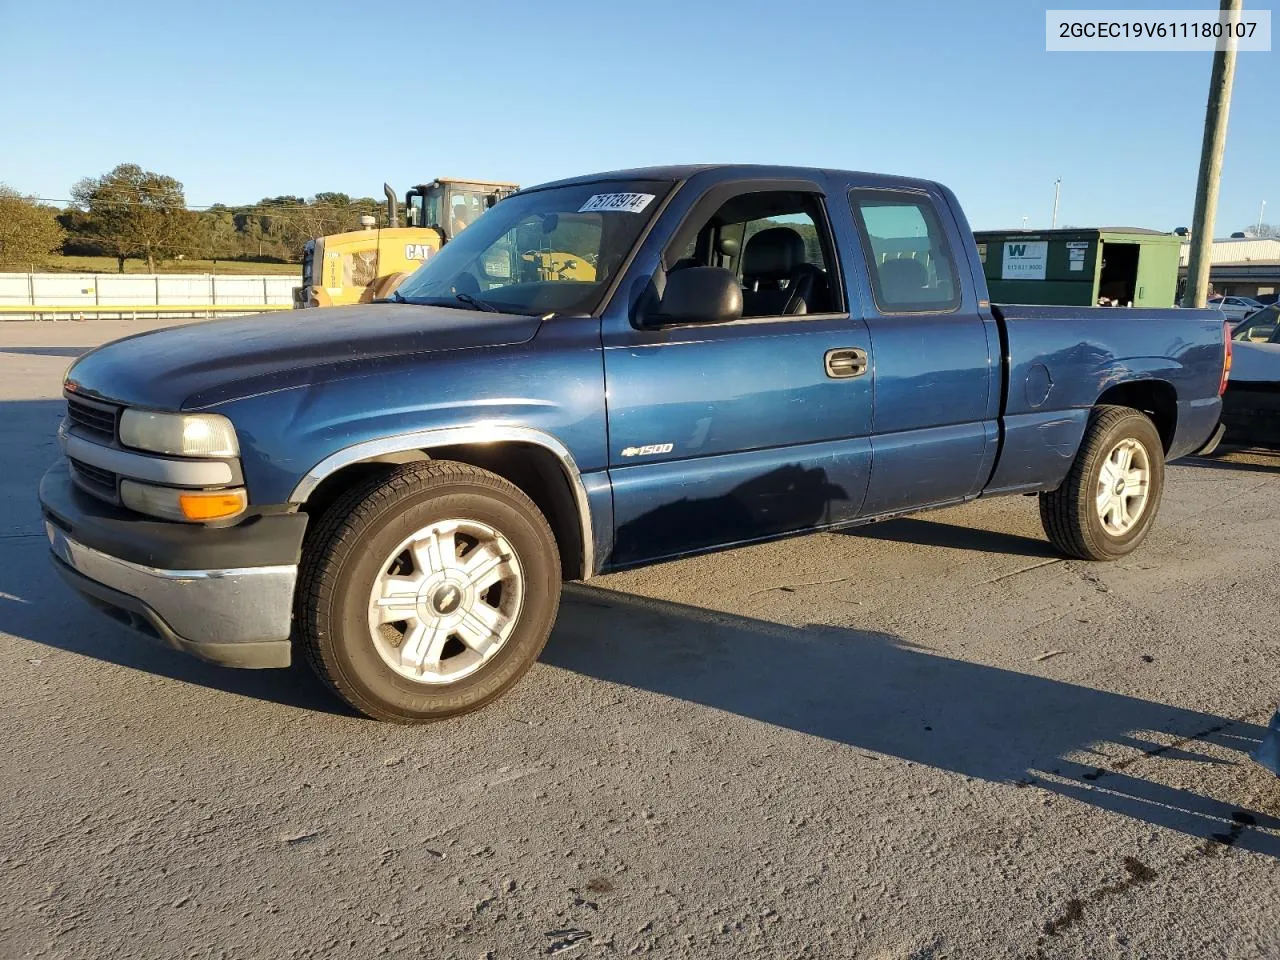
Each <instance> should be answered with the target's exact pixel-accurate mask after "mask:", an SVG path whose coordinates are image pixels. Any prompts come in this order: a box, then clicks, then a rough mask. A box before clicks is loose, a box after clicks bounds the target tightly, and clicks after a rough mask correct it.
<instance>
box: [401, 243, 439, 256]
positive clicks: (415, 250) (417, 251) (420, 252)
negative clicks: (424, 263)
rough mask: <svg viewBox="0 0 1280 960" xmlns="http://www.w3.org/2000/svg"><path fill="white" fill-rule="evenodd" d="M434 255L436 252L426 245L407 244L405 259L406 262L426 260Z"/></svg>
mask: <svg viewBox="0 0 1280 960" xmlns="http://www.w3.org/2000/svg"><path fill="white" fill-rule="evenodd" d="M433 253H435V251H434V250H432V249H431V247H429V246H427V244H425V243H406V244H405V245H404V258H405V259H406V260H426V259H427V258H429V257H430V256H431V254H433Z"/></svg>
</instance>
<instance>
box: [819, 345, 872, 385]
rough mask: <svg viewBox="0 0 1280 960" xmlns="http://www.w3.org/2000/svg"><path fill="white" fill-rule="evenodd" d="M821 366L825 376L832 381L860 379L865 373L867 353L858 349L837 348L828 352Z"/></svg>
mask: <svg viewBox="0 0 1280 960" xmlns="http://www.w3.org/2000/svg"><path fill="white" fill-rule="evenodd" d="M822 365H823V366H824V367H826V369H827V376H828V377H831V378H832V379H834V380H847V379H849V378H850V377H860V376H862V375H863V374H864V373H866V372H867V366H868V365H867V351H865V350H862V349H860V348H858V347H839V348H837V349H835V350H828V351H827V353H826V356H824V357H823V360H822Z"/></svg>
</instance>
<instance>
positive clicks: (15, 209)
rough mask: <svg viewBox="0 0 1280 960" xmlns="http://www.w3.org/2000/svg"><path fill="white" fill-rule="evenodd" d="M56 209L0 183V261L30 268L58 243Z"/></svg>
mask: <svg viewBox="0 0 1280 960" xmlns="http://www.w3.org/2000/svg"><path fill="white" fill-rule="evenodd" d="M57 215H58V211H57V210H55V209H54V208H53V207H46V206H43V205H42V204H40V203H38V202H37V201H36V199H35V198H34V197H24V196H22V195H21V194H20V193H18V192H17V191H16V190H10V189H9V188H8V187H6V186H5V185H4V184H2V183H0V263H6V264H12V265H14V266H22V267H26V268H28V269H29V268H30V267H31V265H32V264H39V263H43V262H44V261H45V260H46V259H48V257H49V255H50V254H51V253H53V252H54V251H55V250H57V249H58V248H60V247H61V246H62V241H63V239H64V238H65V237H66V233H65V232H64V231H63V229H62V227H60V226H59V225H58V221H57Z"/></svg>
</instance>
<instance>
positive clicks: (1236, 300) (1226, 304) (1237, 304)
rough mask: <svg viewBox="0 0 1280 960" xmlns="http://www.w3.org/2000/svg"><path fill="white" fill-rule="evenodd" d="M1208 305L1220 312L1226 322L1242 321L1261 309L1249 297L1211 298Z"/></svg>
mask: <svg viewBox="0 0 1280 960" xmlns="http://www.w3.org/2000/svg"><path fill="white" fill-rule="evenodd" d="M1208 305H1209V306H1210V307H1212V308H1213V309H1214V310H1221V311H1222V315H1223V316H1224V317H1225V318H1226V319H1228V320H1243V319H1244V318H1245V317H1247V316H1249V314H1251V313H1253V312H1254V311H1256V310H1261V309H1262V304H1260V303H1259V302H1258V301H1257V300H1252V299H1250V298H1249V297H1213V298H1212V299H1210V300H1209V304H1208Z"/></svg>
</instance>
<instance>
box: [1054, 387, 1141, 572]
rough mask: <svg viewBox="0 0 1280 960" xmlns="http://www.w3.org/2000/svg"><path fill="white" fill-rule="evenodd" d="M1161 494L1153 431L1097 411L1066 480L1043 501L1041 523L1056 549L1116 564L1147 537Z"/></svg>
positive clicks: (1123, 413) (1127, 416)
mask: <svg viewBox="0 0 1280 960" xmlns="http://www.w3.org/2000/svg"><path fill="white" fill-rule="evenodd" d="M1163 491H1164V446H1163V444H1162V443H1161V441H1160V434H1159V432H1158V431H1157V430H1156V427H1155V424H1153V423H1152V422H1151V419H1150V418H1149V417H1147V416H1146V415H1145V414H1143V413H1141V412H1139V411H1137V410H1133V409H1131V408H1129V407H1111V406H1104V407H1097V408H1095V409H1094V411H1093V412H1092V413H1091V414H1090V416H1089V424H1088V426H1087V427H1086V429H1085V435H1084V439H1083V440H1082V441H1081V444H1080V450H1079V452H1078V453H1077V454H1076V460H1075V463H1074V464H1072V466H1071V470H1070V472H1069V473H1068V474H1067V478H1066V480H1065V481H1063V484H1062V486H1061V487H1059V488H1058V489H1057V490H1054V491H1053V492H1052V493H1042V494H1040V522H1041V523H1042V524H1043V525H1044V531H1045V533H1046V534H1047V535H1048V537H1049V540H1050V541H1051V542H1052V543H1053V545H1054V546H1055V547H1057V548H1058V549H1059V550H1061V551H1062V552H1063V553H1065V554H1068V555H1069V556H1072V557H1079V558H1080V559H1082V560H1116V559H1118V558H1120V557H1123V556H1124V555H1125V554H1128V553H1130V552H1132V551H1133V550H1134V549H1135V548H1136V547H1137V546H1138V544H1139V543H1141V542H1142V541H1143V539H1144V538H1145V537H1146V535H1147V531H1148V530H1150V529H1151V524H1152V522H1153V521H1154V520H1155V516H1156V512H1157V510H1158V509H1159V507H1160V497H1161V494H1162V493H1163Z"/></svg>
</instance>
